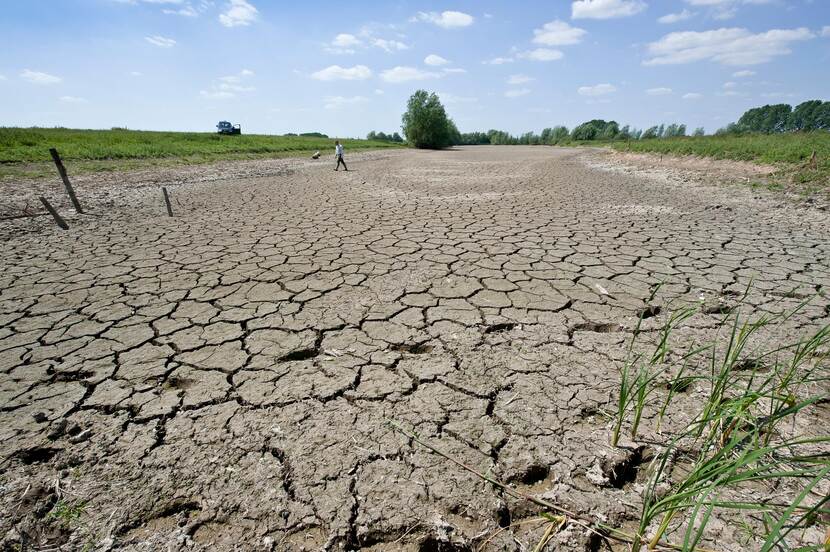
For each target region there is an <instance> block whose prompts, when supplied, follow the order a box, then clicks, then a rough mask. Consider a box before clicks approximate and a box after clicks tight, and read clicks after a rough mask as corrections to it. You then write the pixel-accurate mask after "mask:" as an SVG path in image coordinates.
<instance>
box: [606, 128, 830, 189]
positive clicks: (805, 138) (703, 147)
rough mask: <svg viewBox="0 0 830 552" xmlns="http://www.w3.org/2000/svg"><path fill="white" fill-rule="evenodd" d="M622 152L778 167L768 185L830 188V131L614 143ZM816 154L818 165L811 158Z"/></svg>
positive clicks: (776, 186)
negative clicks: (702, 158) (732, 161)
mask: <svg viewBox="0 0 830 552" xmlns="http://www.w3.org/2000/svg"><path fill="white" fill-rule="evenodd" d="M611 147H613V148H614V149H616V150H619V151H634V152H655V153H662V154H667V155H697V156H701V157H713V158H716V159H735V160H739V161H751V162H754V163H763V164H768V165H774V166H776V167H778V168H779V171H778V172H777V173H776V174H774V175H773V177H772V179H771V180H770V182H769V183H768V185H769V186H770V187H773V188H781V187H785V186H787V185H789V184H796V185H798V188H799V190H801V191H803V192H806V193H809V192H814V191H818V190H824V191H825V192H826V191H828V190H829V189H830V132H807V133H801V132H797V133H785V134H747V135H741V136H703V137H697V138H693V137H687V138H664V139H655V140H635V141H631V142H613V143H612V144H611ZM813 152H816V165H815V168H813V167H812V165H811V162H810V158H811V156H812V154H813Z"/></svg>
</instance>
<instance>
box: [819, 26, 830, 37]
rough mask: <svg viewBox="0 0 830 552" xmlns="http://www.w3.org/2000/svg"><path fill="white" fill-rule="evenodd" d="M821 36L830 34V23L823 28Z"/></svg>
mask: <svg viewBox="0 0 830 552" xmlns="http://www.w3.org/2000/svg"><path fill="white" fill-rule="evenodd" d="M821 36H830V25H825V26H824V27H822V28H821Z"/></svg>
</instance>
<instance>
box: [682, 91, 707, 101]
mask: <svg viewBox="0 0 830 552" xmlns="http://www.w3.org/2000/svg"><path fill="white" fill-rule="evenodd" d="M702 97H703V94H699V93H697V92H689V93H688V94H683V96H682V98H683V99H684V100H699V99H700V98H702Z"/></svg>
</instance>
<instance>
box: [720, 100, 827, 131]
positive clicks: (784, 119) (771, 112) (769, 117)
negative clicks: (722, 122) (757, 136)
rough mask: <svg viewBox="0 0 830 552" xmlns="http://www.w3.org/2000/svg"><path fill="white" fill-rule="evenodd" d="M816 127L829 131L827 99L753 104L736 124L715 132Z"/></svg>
mask: <svg viewBox="0 0 830 552" xmlns="http://www.w3.org/2000/svg"><path fill="white" fill-rule="evenodd" d="M815 130H830V102H823V101H821V100H810V101H806V102H803V103H800V104H798V105H797V106H795V107H793V106H791V105H789V104H775V105H765V106H763V107H755V108H753V109H750V110H749V111H747V112H746V113H744V114H743V115H742V116H741V118H740V119H738V122H737V123H730V124H728V125H726V126H725V127H724V128H722V129H720V130H718V132H717V134H743V133H748V132H760V133H764V134H777V133H781V132H810V131H815Z"/></svg>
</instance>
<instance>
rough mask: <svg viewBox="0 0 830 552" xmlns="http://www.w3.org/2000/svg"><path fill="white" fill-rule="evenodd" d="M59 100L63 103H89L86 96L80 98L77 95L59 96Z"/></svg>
mask: <svg viewBox="0 0 830 552" xmlns="http://www.w3.org/2000/svg"><path fill="white" fill-rule="evenodd" d="M58 101H60V102H62V103H70V104H83V103H87V102H86V100H85V99H84V98H78V97H77V96H61V97H60V98H58Z"/></svg>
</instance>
